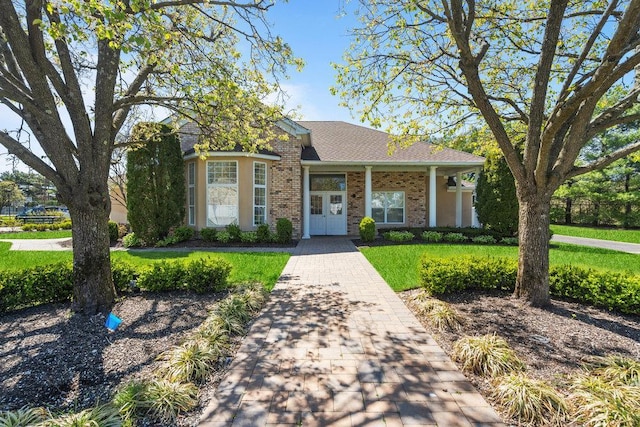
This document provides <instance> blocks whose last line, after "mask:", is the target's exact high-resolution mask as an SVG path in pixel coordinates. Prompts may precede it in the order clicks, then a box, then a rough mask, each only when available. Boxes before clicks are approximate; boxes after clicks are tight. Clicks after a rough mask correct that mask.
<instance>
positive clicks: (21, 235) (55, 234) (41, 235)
mask: <svg viewBox="0 0 640 427" xmlns="http://www.w3.org/2000/svg"><path fill="white" fill-rule="evenodd" d="M67 237H68V238H71V230H54V231H19V232H16V233H0V239H62V238H67Z"/></svg>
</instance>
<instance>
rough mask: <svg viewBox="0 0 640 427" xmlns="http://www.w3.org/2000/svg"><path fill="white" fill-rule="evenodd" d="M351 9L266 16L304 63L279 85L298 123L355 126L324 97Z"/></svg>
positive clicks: (7, 117)
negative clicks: (287, 98)
mask: <svg viewBox="0 0 640 427" xmlns="http://www.w3.org/2000/svg"><path fill="white" fill-rule="evenodd" d="M352 6H353V4H350V3H349V2H345V0H321V1H319V0H290V1H289V2H286V3H281V2H279V3H277V4H276V5H275V6H274V7H273V8H272V9H270V10H269V12H268V14H267V16H268V19H269V21H270V22H271V23H272V24H273V27H272V28H273V33H274V34H279V35H280V36H282V38H283V39H284V40H285V41H286V42H287V43H289V45H290V46H291V48H292V49H293V51H294V53H295V54H296V56H298V57H301V58H303V59H304V60H305V62H306V66H305V67H304V69H303V70H302V72H296V71H295V70H291V73H290V79H289V80H286V81H284V82H283V85H282V87H283V89H284V90H285V91H286V92H287V94H288V95H289V97H290V98H289V101H288V103H287V109H296V112H297V114H298V115H299V116H300V118H301V119H304V120H344V121H347V122H351V123H357V122H358V121H357V119H355V118H353V117H352V115H351V113H350V112H349V110H348V109H346V108H344V107H340V106H339V105H338V104H339V102H340V100H339V98H338V97H336V96H333V95H331V93H330V92H329V88H330V87H331V85H332V84H333V83H334V81H335V71H334V69H333V68H332V67H331V62H340V61H341V59H342V55H343V53H344V51H345V50H346V49H347V48H348V46H349V37H348V31H349V29H350V28H352V27H353V26H354V25H355V24H356V20H355V18H354V16H353V14H342V12H343V11H344V9H353V7H352ZM11 116H12V114H10V113H9V112H7V110H5V109H3V108H2V107H1V106H0V129H7V130H11V129H16V128H17V127H18V126H19V121H17V120H16V119H15V116H14V117H11ZM5 154H6V150H5V149H4V147H2V146H0V172H2V171H5V170H9V169H10V168H11V165H10V164H9V162H8V159H7V157H6V155H5Z"/></svg>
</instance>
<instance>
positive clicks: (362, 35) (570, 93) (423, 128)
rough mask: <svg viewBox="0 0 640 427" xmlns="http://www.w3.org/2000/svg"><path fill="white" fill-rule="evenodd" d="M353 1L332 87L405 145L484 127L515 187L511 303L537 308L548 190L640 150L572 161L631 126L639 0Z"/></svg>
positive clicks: (545, 274)
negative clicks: (352, 21)
mask: <svg viewBox="0 0 640 427" xmlns="http://www.w3.org/2000/svg"><path fill="white" fill-rule="evenodd" d="M359 4H360V8H359V9H360V10H359V12H358V13H359V16H360V19H361V26H360V27H359V28H356V29H354V31H353V38H354V39H353V45H352V46H351V48H350V49H349V51H347V52H346V54H345V63H344V64H342V65H338V66H337V68H338V77H337V82H338V85H337V86H338V87H337V88H334V91H335V92H339V93H340V95H341V97H342V98H343V100H344V103H345V105H348V106H349V107H350V108H352V109H358V110H360V112H361V118H362V119H363V120H366V121H369V122H370V123H372V124H373V125H374V126H383V125H384V126H387V127H389V129H390V131H392V132H393V131H395V133H396V134H399V135H402V137H403V138H404V140H403V143H406V144H409V143H411V142H413V141H416V140H419V139H424V135H425V134H429V133H438V132H441V133H448V134H454V135H455V134H460V133H461V132H464V131H465V130H466V129H468V128H470V127H471V126H482V124H483V123H486V125H487V126H488V128H489V129H490V130H491V132H492V134H493V136H494V138H495V140H496V142H497V144H498V146H499V147H500V150H501V151H502V153H503V155H504V157H505V159H506V161H507V164H508V165H509V169H511V172H512V173H513V176H514V178H515V180H516V193H517V196H518V202H519V242H520V251H519V260H518V278H517V283H516V289H515V292H514V296H515V297H517V298H521V299H522V300H524V301H526V302H528V303H529V304H532V305H545V304H547V303H548V302H549V243H548V234H547V230H548V227H549V213H550V204H551V197H552V195H553V193H554V192H555V191H556V190H557V189H558V187H559V186H560V185H561V184H562V183H563V182H564V181H565V180H567V179H570V178H573V177H576V176H578V175H581V174H584V173H587V172H591V171H594V170H597V169H602V168H604V167H606V166H608V165H610V164H611V163H613V162H614V161H616V160H618V159H621V158H623V157H625V156H627V155H628V154H630V153H632V152H634V151H636V150H638V149H640V142H639V141H633V142H629V143H628V144H626V145H624V146H621V147H619V148H618V149H616V150H613V151H612V152H610V153H609V154H608V155H606V156H603V157H598V158H596V159H594V160H593V161H591V162H589V163H581V162H578V161H577V159H578V155H579V153H580V151H581V149H582V147H584V146H585V144H587V143H588V142H589V141H590V140H592V139H593V138H594V137H595V136H596V135H599V134H601V133H603V132H605V131H607V130H608V129H615V128H617V127H620V126H624V125H626V124H629V123H637V122H638V120H640V114H638V113H637V112H634V110H633V107H634V105H637V104H638V94H639V93H640V83H639V82H638V81H637V80H636V81H635V82H634V81H633V78H632V75H631V74H632V73H633V70H634V67H637V66H638V64H640V50H639V49H638V46H639V44H640V37H639V36H638V29H639V27H640V0H625V1H622V0H621V1H618V0H611V1H603V0H585V1H579V2H569V1H568V0H546V1H537V2H528V1H527V2H523V1H516V0H504V1H500V2H496V1H488V0H487V1H474V0H441V1H435V0H430V1H429V0H418V1H414V0H401V1H395V0H360V2H359ZM613 93H616V94H618V96H617V97H616V98H615V99H617V100H616V101H615V102H613V103H609V102H608V101H609V100H610V99H611V95H612V94H613ZM515 123H518V124H519V125H518V126H510V124H515ZM519 147H523V148H524V149H523V151H522V155H520V153H521V151H520V148H519Z"/></svg>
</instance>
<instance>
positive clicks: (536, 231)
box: [513, 196, 551, 307]
mask: <svg viewBox="0 0 640 427" xmlns="http://www.w3.org/2000/svg"><path fill="white" fill-rule="evenodd" d="M550 209H551V201H550V199H549V200H547V199H545V198H541V197H539V196H533V197H531V198H529V199H528V200H522V198H521V200H520V209H519V227H518V237H519V244H520V248H519V254H518V277H517V279H516V289H515V292H514V294H513V295H514V297H515V298H518V299H521V300H523V301H526V302H527V304H529V305H532V306H535V307H542V306H545V305H548V304H549V212H550Z"/></svg>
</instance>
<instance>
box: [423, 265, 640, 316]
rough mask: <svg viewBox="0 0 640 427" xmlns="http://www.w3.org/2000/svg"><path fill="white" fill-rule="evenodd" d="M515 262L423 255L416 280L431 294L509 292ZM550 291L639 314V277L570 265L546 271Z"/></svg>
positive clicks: (589, 302)
mask: <svg viewBox="0 0 640 427" xmlns="http://www.w3.org/2000/svg"><path fill="white" fill-rule="evenodd" d="M517 267H518V266H517V261H516V260H512V259H508V258H490V257H474V256H461V257H456V258H455V259H454V258H436V257H432V256H429V255H423V256H422V258H421V260H420V281H421V284H422V286H423V287H424V288H425V289H426V291H427V292H429V293H430V294H432V295H438V294H445V293H449V292H457V291H461V290H465V289H498V290H504V291H513V290H514V288H515V283H516V274H517ZM549 286H550V293H551V295H553V296H556V297H562V298H570V299H573V300H576V301H579V302H582V303H587V304H591V305H594V306H597V307H603V308H606V309H608V310H615V311H619V312H622V313H628V314H640V276H636V275H629V274H624V273H613V272H610V271H597V270H592V269H585V268H580V267H575V266H570V265H561V266H552V267H551V268H550V270H549Z"/></svg>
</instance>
